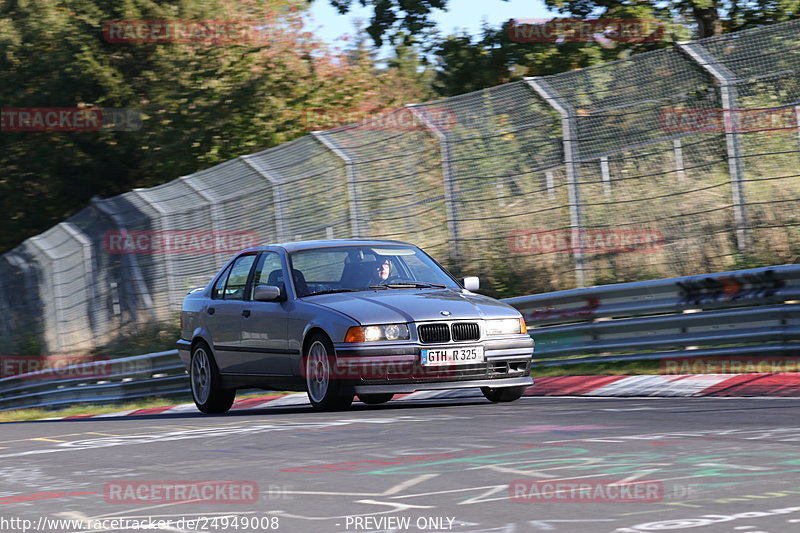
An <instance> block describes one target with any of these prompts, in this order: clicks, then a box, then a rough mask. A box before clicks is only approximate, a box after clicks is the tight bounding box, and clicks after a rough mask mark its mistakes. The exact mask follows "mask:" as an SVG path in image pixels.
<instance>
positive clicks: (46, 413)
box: [0, 391, 296, 423]
mask: <svg viewBox="0 0 800 533" xmlns="http://www.w3.org/2000/svg"><path fill="white" fill-rule="evenodd" d="M293 392H296V391H279V392H276V391H257V392H249V393H244V394H237V395H236V398H237V399H242V398H248V397H251V396H267V395H271V394H292V393H293ZM181 403H192V397H191V396H190V395H188V394H187V395H183V396H171V397H169V398H161V397H154V398H147V399H144V400H136V401H130V402H124V403H117V404H81V405H71V406H69V407H65V408H64V409H57V410H47V409H39V408H34V409H14V410H11V411H0V423H2V422H25V421H28V420H41V419H42V418H62V417H66V416H78V415H102V414H105V413H116V412H117V411H132V410H135V409H152V408H154V407H167V406H169V405H177V404H181Z"/></svg>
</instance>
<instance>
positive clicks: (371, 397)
mask: <svg viewBox="0 0 800 533" xmlns="http://www.w3.org/2000/svg"><path fill="white" fill-rule="evenodd" d="M392 398H394V394H359V395H358V399H359V400H361V401H362V402H364V403H366V404H369V405H378V404H381V403H386V402H388V401H389V400H391V399H392Z"/></svg>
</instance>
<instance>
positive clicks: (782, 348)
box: [504, 265, 800, 366]
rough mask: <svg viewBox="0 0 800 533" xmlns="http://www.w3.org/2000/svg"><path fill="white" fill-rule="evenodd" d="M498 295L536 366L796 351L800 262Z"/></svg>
mask: <svg viewBox="0 0 800 533" xmlns="http://www.w3.org/2000/svg"><path fill="white" fill-rule="evenodd" d="M504 301H505V302H506V303H509V304H511V305H513V306H514V307H516V308H517V309H518V310H519V311H520V312H521V313H522V314H523V316H524V317H525V320H526V322H527V324H528V328H529V332H530V334H531V336H532V337H533V338H534V340H535V341H536V351H535V359H536V360H537V362H536V363H535V365H536V366H555V365H564V364H579V363H596V362H612V361H623V360H624V361H634V360H648V359H664V358H685V357H711V356H718V355H725V356H750V355H769V356H774V355H790V354H799V353H800V265H784V266H774V267H766V268H754V269H749V270H738V271H733V272H721V273H717V274H707V275H702V276H687V277H681V278H669V279H660V280H653V281H640V282H634V283H620V284H615V285H603V286H599V287H587V288H583V289H573V290H568V291H561V292H554V293H547V294H539V295H534V296H520V297H518V298H509V299H506V300H504Z"/></svg>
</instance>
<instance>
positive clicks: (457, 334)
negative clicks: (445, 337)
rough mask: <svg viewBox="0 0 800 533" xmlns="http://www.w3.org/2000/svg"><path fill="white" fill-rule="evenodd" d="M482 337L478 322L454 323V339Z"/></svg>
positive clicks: (470, 339) (463, 339)
mask: <svg viewBox="0 0 800 533" xmlns="http://www.w3.org/2000/svg"><path fill="white" fill-rule="evenodd" d="M480 338H481V331H480V329H479V328H478V323H477V322H458V323H456V324H453V340H454V341H476V340H478V339H480Z"/></svg>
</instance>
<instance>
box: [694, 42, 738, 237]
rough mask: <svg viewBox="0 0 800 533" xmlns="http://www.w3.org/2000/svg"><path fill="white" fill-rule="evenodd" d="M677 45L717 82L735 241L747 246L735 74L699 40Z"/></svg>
mask: <svg viewBox="0 0 800 533" xmlns="http://www.w3.org/2000/svg"><path fill="white" fill-rule="evenodd" d="M678 48H679V49H680V50H682V51H683V52H684V53H685V54H686V55H687V56H689V57H690V58H691V59H692V60H694V61H695V62H696V63H697V64H698V65H700V66H701V67H702V68H703V70H705V71H706V72H708V73H709V74H710V75H711V76H713V78H714V79H715V80H716V81H717V83H718V84H719V91H720V99H721V100H722V112H723V114H724V117H725V145H726V148H727V152H728V169H729V172H730V175H731V193H732V195H733V216H734V219H735V221H736V244H737V246H738V248H739V251H745V250H748V249H749V248H750V228H749V226H748V223H747V212H746V205H747V204H746V201H745V194H744V183H743V181H742V180H743V179H744V159H742V143H741V139H740V136H739V131H738V130H739V127H738V125H737V122H738V121H737V120H736V116H735V113H736V112H737V111H738V108H737V104H736V81H737V78H736V75H734V73H733V72H731V71H730V70H728V68H727V67H725V65H723V64H721V63H719V62H717V61H715V60H714V57H713V56H712V55H711V54H710V53H708V51H707V50H706V49H705V48H703V46H702V45H701V44H699V43H687V42H683V43H678Z"/></svg>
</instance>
